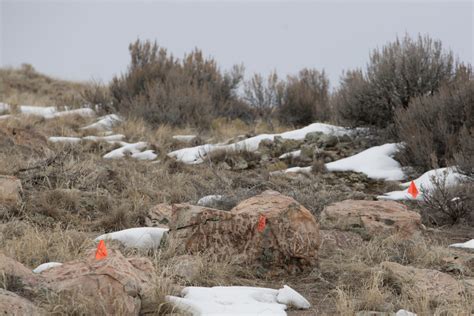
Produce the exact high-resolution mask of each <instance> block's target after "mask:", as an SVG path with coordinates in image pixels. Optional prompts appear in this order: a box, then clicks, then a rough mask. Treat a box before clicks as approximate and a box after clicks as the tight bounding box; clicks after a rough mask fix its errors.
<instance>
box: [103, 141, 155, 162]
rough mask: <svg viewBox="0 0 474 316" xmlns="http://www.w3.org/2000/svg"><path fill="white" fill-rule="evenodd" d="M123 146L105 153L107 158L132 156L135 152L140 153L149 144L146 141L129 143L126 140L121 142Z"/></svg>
mask: <svg viewBox="0 0 474 316" xmlns="http://www.w3.org/2000/svg"><path fill="white" fill-rule="evenodd" d="M120 145H121V146H122V147H120V148H117V149H114V150H112V151H111V152H109V153H107V154H105V155H104V158H105V159H118V158H124V157H125V156H126V155H128V156H132V155H133V154H138V153H140V152H141V151H142V150H143V149H145V148H146V147H147V146H148V144H147V143H146V142H138V143H133V144H129V143H126V142H120Z"/></svg>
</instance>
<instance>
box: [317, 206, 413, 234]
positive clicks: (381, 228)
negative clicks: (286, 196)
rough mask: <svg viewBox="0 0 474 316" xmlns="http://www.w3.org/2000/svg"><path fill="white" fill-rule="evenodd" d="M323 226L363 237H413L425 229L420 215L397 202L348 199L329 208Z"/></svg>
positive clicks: (322, 214) (322, 222) (324, 214)
mask: <svg viewBox="0 0 474 316" xmlns="http://www.w3.org/2000/svg"><path fill="white" fill-rule="evenodd" d="M321 225H323V226H324V227H329V228H335V229H340V230H350V231H358V232H361V233H362V234H363V235H368V236H374V235H381V234H382V235H391V234H398V235H400V236H402V237H411V236H413V234H415V233H417V232H419V231H420V230H421V228H422V224H421V216H420V214H418V213H416V212H413V211H410V210H409V209H408V208H407V207H406V206H405V205H403V204H401V203H398V202H393V201H365V200H345V201H342V202H337V203H333V204H331V205H329V206H327V207H326V208H325V209H324V210H323V212H322V213H321Z"/></svg>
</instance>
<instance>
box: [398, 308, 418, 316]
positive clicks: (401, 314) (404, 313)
mask: <svg viewBox="0 0 474 316" xmlns="http://www.w3.org/2000/svg"><path fill="white" fill-rule="evenodd" d="M395 316H417V315H416V314H415V313H412V312H409V311H407V310H404V309H400V310H399V311H398V312H397V313H396V314H395Z"/></svg>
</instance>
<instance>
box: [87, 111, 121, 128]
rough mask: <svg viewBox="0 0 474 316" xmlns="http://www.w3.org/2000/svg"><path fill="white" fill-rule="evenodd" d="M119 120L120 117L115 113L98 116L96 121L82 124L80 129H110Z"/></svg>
mask: <svg viewBox="0 0 474 316" xmlns="http://www.w3.org/2000/svg"><path fill="white" fill-rule="evenodd" d="M121 121H122V119H121V118H120V117H119V116H118V115H117V114H109V115H105V116H102V117H99V120H98V121H97V122H95V123H93V124H90V125H87V126H84V127H82V128H81V129H97V130H110V129H111V128H112V127H113V126H114V125H115V124H117V123H119V122H121Z"/></svg>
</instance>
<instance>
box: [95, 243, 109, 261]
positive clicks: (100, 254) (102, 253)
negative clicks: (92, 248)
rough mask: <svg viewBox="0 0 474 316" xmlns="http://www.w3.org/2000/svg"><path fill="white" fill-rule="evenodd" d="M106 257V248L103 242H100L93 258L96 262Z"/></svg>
mask: <svg viewBox="0 0 474 316" xmlns="http://www.w3.org/2000/svg"><path fill="white" fill-rule="evenodd" d="M105 257H107V247H105V242H104V241H103V240H101V241H100V242H99V245H98V246H97V251H96V252H95V258H96V259H97V260H102V259H104V258H105Z"/></svg>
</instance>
